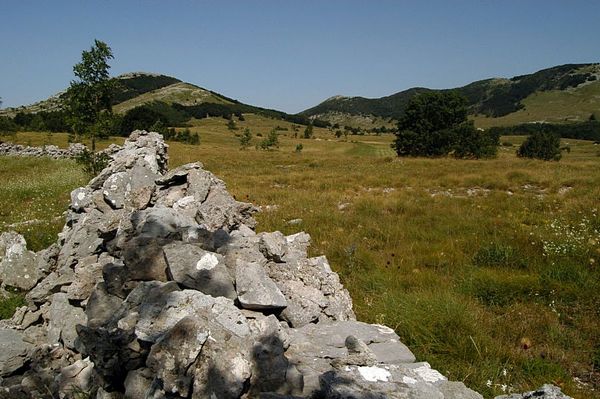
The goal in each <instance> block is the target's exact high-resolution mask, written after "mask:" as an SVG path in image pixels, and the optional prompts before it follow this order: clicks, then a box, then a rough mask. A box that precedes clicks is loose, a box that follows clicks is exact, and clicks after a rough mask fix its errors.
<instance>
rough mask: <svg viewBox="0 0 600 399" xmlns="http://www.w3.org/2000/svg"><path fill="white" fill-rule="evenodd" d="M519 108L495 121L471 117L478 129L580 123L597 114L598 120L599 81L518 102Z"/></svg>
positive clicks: (599, 105) (547, 92) (599, 110)
mask: <svg viewBox="0 0 600 399" xmlns="http://www.w3.org/2000/svg"><path fill="white" fill-rule="evenodd" d="M521 103H522V105H523V108H522V109H520V110H518V111H516V112H513V113H510V114H508V115H505V116H501V117H498V118H491V117H487V116H484V115H476V116H473V120H474V121H475V124H476V125H477V126H478V127H482V128H488V127H492V126H512V125H517V124H520V123H528V122H548V123H568V122H581V121H586V120H588V119H589V117H590V115H591V114H597V115H598V118H597V119H600V81H593V82H590V83H589V84H585V85H582V86H581V87H578V88H577V89H570V90H548V91H542V92H536V93H533V94H531V95H530V96H528V97H527V98H525V99H524V100H523V101H521Z"/></svg>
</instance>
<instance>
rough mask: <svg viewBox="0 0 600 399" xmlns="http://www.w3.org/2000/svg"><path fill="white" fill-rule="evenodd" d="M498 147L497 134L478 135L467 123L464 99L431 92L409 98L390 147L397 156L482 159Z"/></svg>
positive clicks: (479, 133) (470, 123)
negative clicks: (451, 155) (452, 156)
mask: <svg viewBox="0 0 600 399" xmlns="http://www.w3.org/2000/svg"><path fill="white" fill-rule="evenodd" d="M498 145H499V135H498V134H495V133H493V132H483V131H479V130H477V129H475V127H474V126H473V123H472V122H470V121H468V120H467V100H466V99H465V98H464V97H462V96H461V95H459V94H457V93H455V92H431V93H423V94H419V95H416V96H414V97H413V98H411V100H410V101H409V103H408V105H407V107H406V111H405V113H404V116H402V118H400V121H399V122H398V132H397V133H396V140H395V141H394V143H393V144H392V147H393V148H394V149H395V150H396V153H397V154H398V156H427V157H436V156H443V155H449V154H453V155H454V156H455V157H457V158H482V157H490V156H494V155H495V154H496V151H497V146H498Z"/></svg>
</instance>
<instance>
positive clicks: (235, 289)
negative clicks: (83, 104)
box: [0, 131, 567, 399]
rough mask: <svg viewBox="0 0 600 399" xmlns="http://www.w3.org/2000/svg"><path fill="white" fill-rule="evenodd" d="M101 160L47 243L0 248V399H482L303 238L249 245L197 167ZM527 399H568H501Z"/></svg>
mask: <svg viewBox="0 0 600 399" xmlns="http://www.w3.org/2000/svg"><path fill="white" fill-rule="evenodd" d="M111 157H112V162H111V163H110V164H109V166H108V167H107V168H106V169H105V170H103V171H102V172H101V173H100V174H99V175H98V176H97V177H95V178H94V179H93V180H92V181H90V183H89V184H88V185H87V186H86V187H82V188H78V189H76V190H74V191H73V192H72V194H71V205H70V209H69V211H68V215H67V221H66V224H65V227H64V229H63V232H62V233H61V234H60V236H59V240H58V242H57V244H55V245H53V246H51V247H49V248H47V249H46V250H43V251H40V252H38V253H33V252H31V251H28V250H27V248H26V244H25V241H24V240H23V238H22V237H20V236H19V235H17V234H15V233H4V234H2V236H0V278H1V279H2V285H3V287H15V288H18V289H21V290H27V291H29V292H28V294H27V297H26V298H27V306H24V307H22V308H20V309H18V310H17V312H16V313H15V315H14V317H13V318H12V319H11V320H9V321H5V322H3V325H2V328H0V376H1V378H2V380H1V383H0V385H1V387H0V397H6V398H55V397H60V398H79V397H92V398H98V399H100V398H360V399H367V398H369V399H370V398H416V399H419V398H423V399H425V398H439V399H443V398H473V399H474V398H481V395H479V394H478V393H476V392H474V391H472V390H470V389H468V388H466V387H465V386H464V385H463V384H462V383H460V382H450V381H448V380H447V379H446V378H445V377H444V376H443V375H442V374H440V373H439V372H437V371H436V370H433V369H431V367H430V366H429V364H427V363H425V362H416V361H415V360H416V359H415V357H414V356H413V354H412V353H411V352H410V350H409V349H408V348H407V347H406V346H405V345H403V344H402V343H401V342H400V340H399V337H398V336H397V335H396V334H395V332H394V331H393V330H392V329H390V328H388V327H385V326H381V325H371V324H366V323H362V322H358V321H356V320H355V316H354V313H353V311H352V301H351V299H350V297H349V295H348V292H347V291H346V290H345V289H344V287H343V286H342V285H341V284H340V281H339V278H338V276H337V274H336V273H334V272H333V271H332V270H331V268H330V267H329V264H328V262H327V259H326V258H325V257H322V256H321V257H314V258H309V257H308V256H307V248H308V245H309V243H310V237H309V236H308V235H307V234H306V233H297V234H293V235H290V236H284V235H283V234H282V233H280V232H273V233H260V234H257V233H255V231H254V226H255V221H254V219H253V218H252V214H253V213H254V212H255V211H256V208H255V207H254V206H253V205H251V204H247V203H241V202H238V201H236V200H235V199H234V198H233V197H232V196H231V195H230V194H229V193H228V192H227V190H226V187H225V184H224V183H223V182H222V181H221V180H219V179H218V178H216V177H215V176H214V175H212V174H211V173H210V172H207V171H205V170H204V169H203V168H202V165H201V164H200V163H192V164H187V165H184V166H181V167H179V168H176V169H174V170H171V171H168V170H167V158H168V157H167V145H166V144H165V143H164V142H163V140H162V137H161V136H160V135H158V134H156V133H147V132H143V131H136V132H134V133H132V135H131V137H130V138H129V140H127V141H126V142H125V144H124V146H123V147H122V148H121V149H120V150H118V151H115V152H112V155H111ZM529 397H536V398H567V397H566V396H564V395H563V394H562V393H560V390H558V389H557V388H555V387H552V386H544V387H543V390H541V391H538V393H536V392H531V393H526V394H522V395H517V396H514V395H513V396H510V397H509V398H510V399H513V398H529Z"/></svg>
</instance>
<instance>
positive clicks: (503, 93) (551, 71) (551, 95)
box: [300, 64, 600, 128]
mask: <svg viewBox="0 0 600 399" xmlns="http://www.w3.org/2000/svg"><path fill="white" fill-rule="evenodd" d="M599 79H600V64H567V65H560V66H556V67H552V68H548V69H544V70H541V71H538V72H535V73H532V74H528V75H522V76H515V77H513V78H511V79H500V78H494V79H486V80H481V81H477V82H473V83H471V84H469V85H466V86H463V87H459V88H456V89H453V90H456V91H458V92H460V93H461V94H463V95H464V96H465V97H466V98H467V99H468V101H469V108H470V113H471V114H472V115H473V118H474V120H475V122H476V124H477V126H479V127H484V128H485V127H490V126H501V125H507V124H515V123H524V122H535V121H542V120H545V121H549V122H550V121H552V122H556V121H559V122H565V121H566V122H568V121H570V120H578V121H581V120H585V119H586V118H589V116H590V114H591V113H592V112H600V105H599V102H600V81H599ZM428 90H430V89H425V88H412V89H408V90H405V91H401V92H399V93H396V94H393V95H391V96H386V97H382V98H376V99H368V98H363V97H343V96H336V97H331V98H329V99H327V100H325V101H324V102H322V103H321V104H319V105H317V106H315V107H313V108H310V109H308V110H306V111H303V112H301V113H300V114H301V115H306V116H311V117H314V116H317V115H318V116H319V118H321V119H323V120H330V118H332V117H333V116H334V115H335V114H336V113H338V114H340V113H341V114H345V115H346V118H347V120H348V121H350V122H352V116H356V115H362V116H363V117H369V116H371V117H372V118H373V117H381V118H393V119H398V118H399V117H400V116H401V115H402V113H403V112H404V108H405V107H406V104H407V103H408V100H409V99H410V98H411V97H412V96H414V95H415V94H418V93H421V92H424V91H428Z"/></svg>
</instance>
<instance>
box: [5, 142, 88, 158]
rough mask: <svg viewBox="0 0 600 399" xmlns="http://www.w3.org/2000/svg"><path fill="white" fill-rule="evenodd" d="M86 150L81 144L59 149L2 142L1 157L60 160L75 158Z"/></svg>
mask: <svg viewBox="0 0 600 399" xmlns="http://www.w3.org/2000/svg"><path fill="white" fill-rule="evenodd" d="M85 149H86V147H85V145H83V144H81V143H71V144H69V148H65V149H63V148H58V147H57V146H55V145H45V146H42V147H32V146H27V145H21V144H13V143H3V142H0V155H5V156H13V157H50V158H54V159H59V158H74V157H76V156H78V155H81V153H82V152H83V151H84V150H85Z"/></svg>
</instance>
